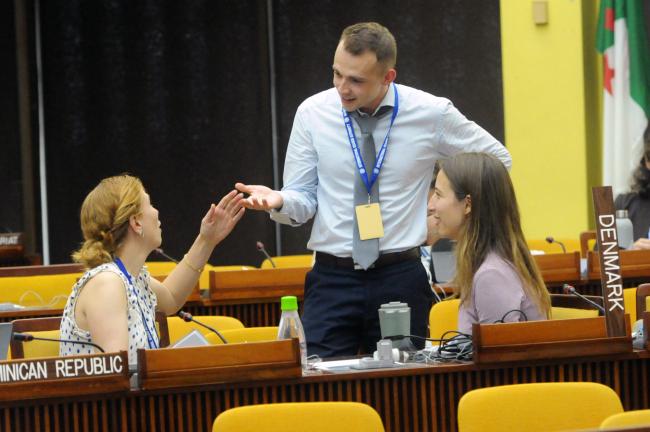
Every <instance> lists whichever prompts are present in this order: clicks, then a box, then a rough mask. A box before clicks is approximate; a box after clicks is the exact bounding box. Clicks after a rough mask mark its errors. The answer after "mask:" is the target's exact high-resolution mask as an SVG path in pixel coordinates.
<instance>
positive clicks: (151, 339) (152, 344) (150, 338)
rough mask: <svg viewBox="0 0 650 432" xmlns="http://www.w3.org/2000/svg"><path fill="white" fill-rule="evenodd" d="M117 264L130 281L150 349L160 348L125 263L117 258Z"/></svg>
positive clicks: (130, 288) (130, 287)
mask: <svg viewBox="0 0 650 432" xmlns="http://www.w3.org/2000/svg"><path fill="white" fill-rule="evenodd" d="M115 264H116V265H117V268H119V269H120V271H121V272H122V274H123V275H124V276H125V277H126V280H128V281H129V291H131V293H132V294H133V296H134V297H135V303H136V305H137V306H138V310H140V316H141V319H142V325H143V326H144V329H145V331H146V332H147V343H148V344H149V348H158V342H157V341H156V339H155V338H154V337H153V333H152V330H151V329H150V328H149V326H148V325H147V319H146V317H145V315H144V311H143V310H142V307H141V306H140V302H139V301H138V294H137V293H136V292H135V286H134V284H133V279H132V278H131V275H130V274H129V272H128V271H127V270H126V267H125V266H124V263H123V262H122V260H121V259H119V258H115Z"/></svg>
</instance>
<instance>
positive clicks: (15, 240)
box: [0, 233, 23, 246]
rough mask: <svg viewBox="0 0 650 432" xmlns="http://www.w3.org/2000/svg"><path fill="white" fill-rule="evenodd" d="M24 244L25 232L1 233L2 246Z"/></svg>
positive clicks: (0, 241)
mask: <svg viewBox="0 0 650 432" xmlns="http://www.w3.org/2000/svg"><path fill="white" fill-rule="evenodd" d="M22 244H23V233H0V246H20V245H22Z"/></svg>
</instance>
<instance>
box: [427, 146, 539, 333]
mask: <svg viewBox="0 0 650 432" xmlns="http://www.w3.org/2000/svg"><path fill="white" fill-rule="evenodd" d="M429 209H430V210H431V212H432V213H433V217H434V219H435V225H436V227H437V229H438V233H439V234H440V235H441V236H444V237H448V238H451V239H454V240H457V242H458V243H457V245H456V276H455V277H454V280H453V283H452V286H453V287H454V289H455V291H456V294H457V295H458V296H459V297H460V309H459V313H458V330H459V331H460V332H462V333H467V334H471V333H472V324H474V323H494V322H499V321H502V322H508V321H532V320H543V319H547V318H548V317H549V316H550V311H551V300H550V296H549V294H548V290H547V289H546V285H545V284H544V280H543V279H542V277H541V274H540V271H539V269H538V268H537V264H536V263H535V260H534V259H533V257H532V256H531V254H530V251H529V250H528V245H527V244H526V239H525V238H524V235H523V232H522V230H521V223H520V218H519V209H518V207H517V198H516V197H515V191H514V187H513V186H512V181H511V180H510V175H509V174H508V171H507V170H506V168H505V167H504V166H503V164H502V163H501V162H500V161H499V160H498V159H496V158H495V157H494V156H491V155H488V154H485V153H462V154H457V155H455V156H452V157H451V158H449V159H446V160H443V161H441V164H440V172H439V173H438V176H437V178H436V186H435V192H434V194H433V198H432V199H431V201H430V202H429Z"/></svg>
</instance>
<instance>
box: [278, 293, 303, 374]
mask: <svg viewBox="0 0 650 432" xmlns="http://www.w3.org/2000/svg"><path fill="white" fill-rule="evenodd" d="M280 307H281V309H282V315H281V316H280V327H279V328H278V339H291V338H298V343H299V345H300V362H301V363H302V368H303V370H305V369H307V341H306V339H305V330H304V329H303V328H302V321H300V316H298V299H297V298H296V296H284V297H282V299H281V300H280Z"/></svg>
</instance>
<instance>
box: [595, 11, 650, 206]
mask: <svg viewBox="0 0 650 432" xmlns="http://www.w3.org/2000/svg"><path fill="white" fill-rule="evenodd" d="M596 47H597V49H598V51H599V52H600V53H601V54H602V55H603V68H604V72H603V92H604V98H603V102H604V113H603V184H604V185H611V186H612V188H613V190H614V193H615V194H618V193H621V192H625V191H627V190H629V187H630V180H631V175H632V172H633V171H634V169H635V168H636V166H637V165H638V163H639V160H640V158H641V157H642V156H643V132H644V131H645V128H646V127H647V125H648V117H650V55H649V54H648V40H647V36H646V30H645V24H644V15H643V0H601V3H600V16H599V17H598V32H597V35H596Z"/></svg>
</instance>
